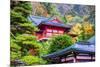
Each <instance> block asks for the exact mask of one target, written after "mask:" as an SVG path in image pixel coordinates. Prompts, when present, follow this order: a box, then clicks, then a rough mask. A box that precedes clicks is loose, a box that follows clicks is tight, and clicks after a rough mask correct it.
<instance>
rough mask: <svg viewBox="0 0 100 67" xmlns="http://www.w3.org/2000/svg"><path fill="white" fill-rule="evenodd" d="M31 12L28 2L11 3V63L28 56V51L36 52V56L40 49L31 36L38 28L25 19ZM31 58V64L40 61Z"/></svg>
mask: <svg viewBox="0 0 100 67" xmlns="http://www.w3.org/2000/svg"><path fill="white" fill-rule="evenodd" d="M31 10H32V7H31V3H30V2H24V1H23V2H22V1H11V15H10V16H11V32H10V34H11V38H10V48H11V49H10V50H11V52H10V55H11V56H10V59H11V61H14V60H16V59H19V60H20V59H21V58H24V57H25V56H27V55H29V49H34V50H36V53H37V55H38V53H39V49H40V47H41V46H40V43H38V42H37V40H36V38H35V36H33V35H32V34H34V31H37V30H38V28H37V27H36V26H34V25H33V24H32V22H30V21H29V20H28V18H27V17H28V16H29V15H30V13H31ZM28 58H29V59H30V60H31V57H26V59H28ZM32 58H33V60H32V62H37V61H40V60H38V58H37V57H32ZM34 59H35V60H34ZM27 61H29V60H27ZM29 64H31V62H29Z"/></svg>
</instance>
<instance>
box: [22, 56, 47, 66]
mask: <svg viewBox="0 0 100 67" xmlns="http://www.w3.org/2000/svg"><path fill="white" fill-rule="evenodd" d="M21 61H23V62H25V63H26V64H27V65H36V64H45V63H46V61H44V60H43V59H42V58H39V57H37V56H24V57H23V58H22V59H21Z"/></svg>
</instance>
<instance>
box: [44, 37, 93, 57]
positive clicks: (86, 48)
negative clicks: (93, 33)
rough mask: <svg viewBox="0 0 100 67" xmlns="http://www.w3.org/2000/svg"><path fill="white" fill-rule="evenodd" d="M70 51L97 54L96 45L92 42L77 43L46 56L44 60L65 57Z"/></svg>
mask: <svg viewBox="0 0 100 67" xmlns="http://www.w3.org/2000/svg"><path fill="white" fill-rule="evenodd" d="M89 40H90V39H89ZM91 40H94V37H92V38H91ZM69 51H77V52H80V53H95V43H94V44H93V43H90V42H87V43H85V42H84V43H83V42H82V43H81V42H80V43H76V44H74V45H72V46H70V47H68V48H65V49H63V50H60V51H57V52H54V53H51V54H48V55H45V56H43V58H52V57H57V56H61V55H65V54H66V53H68V52H69Z"/></svg>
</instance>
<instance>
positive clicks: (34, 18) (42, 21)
mask: <svg viewBox="0 0 100 67" xmlns="http://www.w3.org/2000/svg"><path fill="white" fill-rule="evenodd" d="M28 19H29V20H30V21H32V22H33V23H34V24H35V25H36V26H39V25H41V24H45V25H52V26H58V27H65V28H70V25H65V24H64V23H62V22H60V21H58V23H57V22H54V21H51V20H53V19H54V18H47V17H40V16H29V17H28Z"/></svg>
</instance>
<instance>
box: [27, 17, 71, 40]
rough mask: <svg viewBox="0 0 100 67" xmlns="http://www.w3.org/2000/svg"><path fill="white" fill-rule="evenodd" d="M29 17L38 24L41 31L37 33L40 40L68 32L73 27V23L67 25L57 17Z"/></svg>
mask: <svg viewBox="0 0 100 67" xmlns="http://www.w3.org/2000/svg"><path fill="white" fill-rule="evenodd" d="M28 19H29V20H31V21H32V22H33V23H34V24H35V25H36V26H38V28H39V31H38V32H36V34H35V35H36V36H37V39H38V40H39V41H41V40H47V39H49V38H50V37H52V36H55V35H62V34H66V33H68V31H69V30H70V28H71V25H65V24H64V23H63V22H61V21H60V20H59V19H57V18H55V17H52V18H46V17H40V16H30V17H29V18H28Z"/></svg>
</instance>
